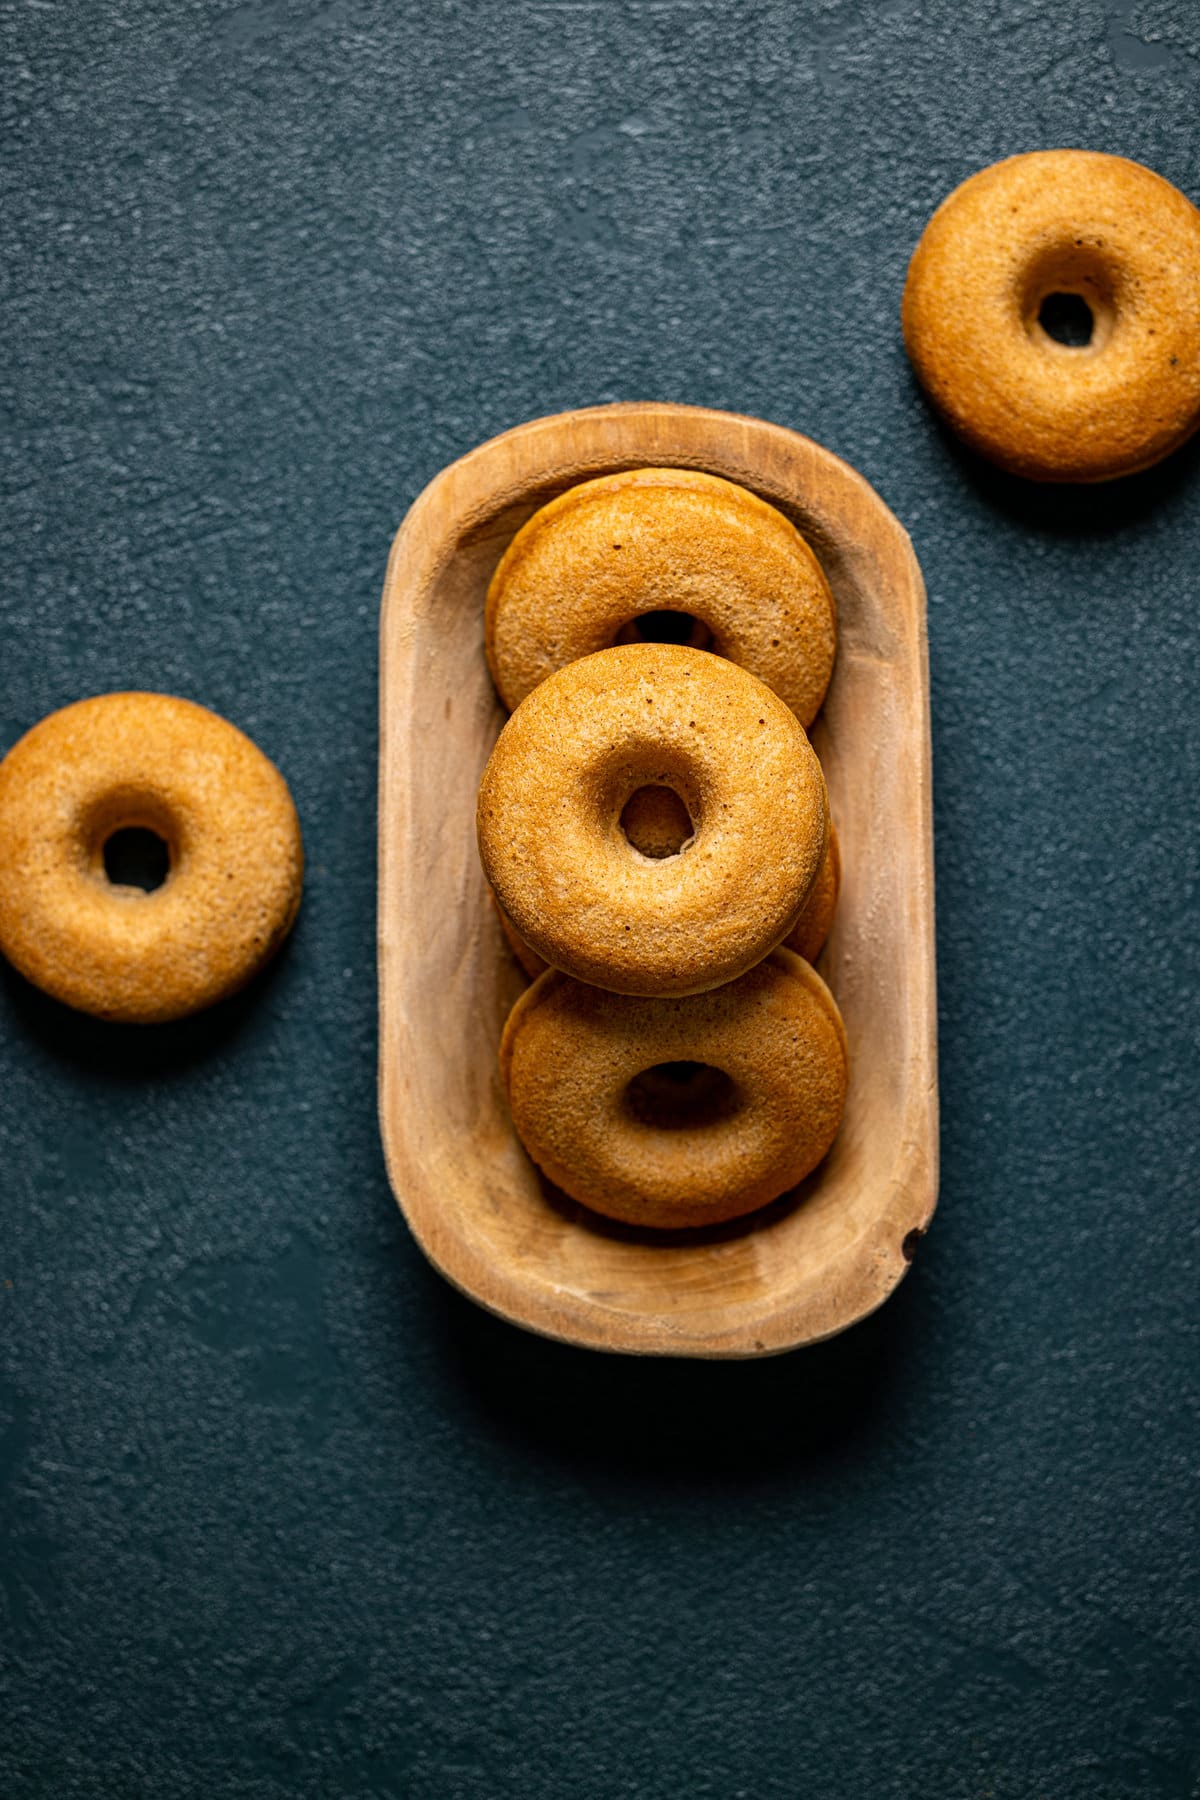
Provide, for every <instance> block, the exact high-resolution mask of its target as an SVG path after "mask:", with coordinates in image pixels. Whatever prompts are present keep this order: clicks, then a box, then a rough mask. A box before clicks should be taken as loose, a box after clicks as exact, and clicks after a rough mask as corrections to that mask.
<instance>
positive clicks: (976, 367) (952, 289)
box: [901, 150, 1200, 481]
mask: <svg viewBox="0 0 1200 1800" xmlns="http://www.w3.org/2000/svg"><path fill="white" fill-rule="evenodd" d="M1072 310H1073V311H1074V312H1075V313H1076V314H1077V315H1078V327H1079V328H1078V330H1077V331H1075V332H1074V333H1073V334H1072V332H1071V331H1069V330H1068V329H1065V328H1064V325H1063V323H1062V322H1061V321H1063V320H1064V319H1065V320H1066V321H1067V322H1068V324H1069V322H1070V316H1071V313H1072ZM1056 314H1057V315H1058V319H1059V321H1060V322H1058V323H1056V318H1055V315H1056ZM901 318H902V323H903V327H904V341H905V343H906V345H907V347H908V354H909V356H910V357H911V358H912V362H913V367H914V368H915V370H916V372H917V375H918V377H919V379H920V381H921V384H922V386H923V387H924V388H925V390H926V392H927V393H928V395H929V397H930V399H931V400H932V401H933V403H934V405H935V406H936V407H937V408H938V410H939V412H941V413H942V415H943V416H944V418H945V419H946V421H947V423H948V424H949V425H951V426H952V427H953V428H954V430H955V431H957V432H958V433H959V434H960V435H961V436H962V437H963V438H965V439H966V441H967V443H968V444H970V445H971V447H972V448H973V449H975V450H978V451H979V452H980V453H981V454H982V455H983V456H987V457H990V458H991V459H992V461H993V462H996V463H999V464H1000V466H1001V468H1004V469H1008V470H1010V471H1011V472H1012V473H1014V474H1017V475H1026V476H1029V477H1030V478H1032V479H1033V480H1036V481H1110V480H1112V479H1113V478H1114V477H1116V476H1118V475H1130V474H1132V473H1133V472H1134V471H1135V470H1137V469H1145V468H1148V467H1149V466H1150V464H1151V463H1156V462H1158V461H1159V459H1160V458H1161V457H1164V456H1167V455H1169V453H1170V452H1171V451H1172V450H1175V449H1177V448H1178V446H1179V445H1180V444H1182V443H1183V442H1184V440H1185V439H1186V438H1188V437H1190V436H1191V434H1192V432H1193V431H1195V429H1196V427H1197V425H1198V424H1200V213H1198V212H1197V210H1196V208H1195V207H1194V206H1193V205H1192V203H1191V201H1190V200H1187V199H1185V197H1184V196H1183V195H1182V194H1181V193H1180V192H1179V190H1178V188H1174V187H1172V186H1171V183H1170V182H1169V181H1164V180H1163V178H1162V176H1161V175H1155V174H1154V173H1153V171H1152V170H1150V169H1146V168H1143V167H1142V165H1141V164H1140V163H1135V162H1128V161H1127V160H1126V159H1125V158H1124V157H1123V156H1106V155H1102V154H1101V153H1099V152H1097V151H1092V150H1041V151H1035V152H1033V153H1032V154H1030V155H1026V156H1012V157H1009V158H1008V159H1007V161H1005V162H1000V163H995V164H994V165H993V166H992V167H991V168H989V169H983V170H982V171H981V172H980V173H979V174H978V175H972V176H971V177H970V179H969V180H967V181H964V182H963V184H962V186H961V187H958V188H956V189H955V190H954V192H953V193H952V194H951V195H950V196H949V198H948V199H946V200H943V202H942V204H941V205H940V206H939V207H938V209H937V211H936V212H935V213H934V215H933V217H932V219H930V221H929V223H928V225H927V226H926V227H925V230H924V233H923V234H922V237H921V241H920V243H919V244H918V245H917V248H916V252H915V254H914V256H913V259H912V263H911V265H910V267H909V271H908V280H907V282H906V284H905V288H904V301H903V306H902V311H901ZM1089 318H1090V323H1089ZM1072 336H1073V339H1074V341H1061V340H1063V339H1068V340H1070V339H1071V338H1072Z"/></svg>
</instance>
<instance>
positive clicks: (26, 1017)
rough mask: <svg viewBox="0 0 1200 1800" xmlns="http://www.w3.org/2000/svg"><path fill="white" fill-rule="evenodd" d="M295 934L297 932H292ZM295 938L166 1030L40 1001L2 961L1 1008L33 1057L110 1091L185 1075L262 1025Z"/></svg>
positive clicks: (39, 994) (32, 988)
mask: <svg viewBox="0 0 1200 1800" xmlns="http://www.w3.org/2000/svg"><path fill="white" fill-rule="evenodd" d="M296 929H299V926H297V927H296ZM294 937H295V930H293V931H292V932H291V933H290V934H289V936H288V938H287V939H286V940H285V941H284V943H283V944H282V945H281V947H280V949H279V950H278V951H277V952H276V954H275V955H274V956H273V957H272V958H271V961H270V962H269V963H268V964H267V965H266V966H265V968H263V969H261V970H259V972H258V974H257V975H255V976H254V977H253V978H252V979H251V981H250V982H249V983H248V984H247V985H246V986H245V987H244V988H240V989H239V990H238V991H237V993H235V994H231V995H230V996H229V998H228V999H226V1000H221V1001H218V1003H217V1004H216V1005H215V1006H210V1007H206V1008H205V1009H204V1011H203V1012H198V1013H193V1014H192V1015H191V1016H190V1017H189V1018H186V1019H173V1020H171V1021H170V1022H169V1023H167V1024H163V1025H126V1024H118V1023H116V1022H114V1021H111V1020H108V1019H98V1018H94V1017H93V1016H92V1015H91V1014H90V1013H84V1012H76V1011H75V1010H74V1008H72V1007H70V1006H65V1005H64V1004H63V1002H62V1001H61V1000H55V999H53V998H52V997H51V995H49V994H46V993H43V992H42V990H41V989H40V988H38V987H35V986H34V985H33V983H32V982H29V981H27V980H26V979H25V977H24V976H23V975H20V974H18V972H17V970H16V969H14V968H13V966H12V964H11V963H9V962H6V961H5V960H4V959H3V958H2V957H0V1003H2V1009H3V1014H4V1016H5V1017H6V1020H7V1030H8V1033H9V1035H10V1036H11V1037H12V1038H13V1039H14V1040H15V1041H16V1042H17V1043H18V1044H21V1043H22V1042H23V1044H24V1047H25V1048H27V1049H29V1050H31V1051H40V1052H41V1053H42V1055H43V1056H48V1057H50V1058H51V1059H53V1060H55V1061H59V1062H65V1063H68V1064H70V1065H72V1066H73V1067H74V1068H75V1069H77V1070H78V1071H80V1072H82V1073H84V1074H87V1075H90V1076H94V1077H95V1078H97V1079H99V1080H102V1081H107V1082H112V1083H115V1084H121V1083H135V1082H144V1081H147V1080H161V1079H162V1078H163V1077H164V1076H166V1077H171V1076H175V1075H181V1074H184V1073H186V1072H187V1071H188V1070H189V1069H191V1068H193V1067H195V1066H197V1065H198V1064H200V1063H203V1062H204V1061H206V1060H207V1059H208V1058H209V1057H211V1056H213V1055H216V1054H218V1053H219V1052H221V1051H223V1050H226V1049H228V1048H229V1047H230V1046H231V1045H232V1044H233V1043H235V1042H237V1041H238V1040H239V1039H240V1038H242V1037H245V1036H249V1035H250V1034H252V1033H253V1031H254V1030H255V1029H256V1028H257V1027H259V1026H260V1025H261V1024H262V1023H263V1022H264V1020H265V1008H266V1006H267V1004H268V1002H269V999H270V995H271V992H272V989H273V988H274V986H275V984H276V982H277V981H278V980H279V979H280V976H281V974H282V971H283V969H284V967H285V966H286V964H285V959H286V958H287V957H288V955H289V952H290V948H291V943H292V940H293V938H294Z"/></svg>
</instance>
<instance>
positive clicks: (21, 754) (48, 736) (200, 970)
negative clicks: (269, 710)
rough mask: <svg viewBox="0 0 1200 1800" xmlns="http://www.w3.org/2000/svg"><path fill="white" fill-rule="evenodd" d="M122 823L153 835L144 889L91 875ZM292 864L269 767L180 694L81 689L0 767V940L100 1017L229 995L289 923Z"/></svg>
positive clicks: (284, 795) (143, 1015)
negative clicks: (158, 849)
mask: <svg viewBox="0 0 1200 1800" xmlns="http://www.w3.org/2000/svg"><path fill="white" fill-rule="evenodd" d="M130 826H139V827H142V828H145V829H148V830H149V831H152V832H154V833H156V834H157V835H158V836H159V837H161V838H162V839H163V840H164V842H165V844H166V846H167V850H168V855H169V872H168V875H167V878H166V880H165V881H164V882H163V884H162V886H161V887H159V888H156V889H154V890H153V891H152V892H149V893H145V892H143V891H142V889H141V888H138V887H127V886H124V885H118V884H116V883H114V882H112V881H110V880H109V879H108V877H107V875H106V873H105V865H104V847H105V845H106V843H107V842H108V840H109V839H110V838H111V837H112V836H113V834H114V833H115V832H118V831H121V830H124V829H126V828H127V827H130ZM303 866H304V858H303V851H302V848H301V843H300V825H299V821H298V820H297V818H296V809H295V807H294V806H293V804H292V797H291V795H290V794H289V792H288V788H287V783H286V782H285V781H284V779H283V777H282V775H280V773H279V771H278V769H276V768H275V766H274V764H273V763H270V762H268V760H267V758H266V757H265V756H264V755H263V753H262V751H261V750H259V749H257V748H256V746H255V745H254V744H252V743H251V742H250V739H249V738H248V737H246V736H244V735H243V733H242V732H240V731H238V730H237V728H236V727H235V726H233V725H230V724H229V723H228V722H227V721H226V720H225V719H221V718H218V717H217V715H216V714H215V713H212V712H209V711H208V710H207V708H205V707H203V706H196V705H194V704H193V703H192V702H191V701H190V700H176V699H173V698H171V697H170V696H169V695H166V694H102V695H100V696H98V697H97V698H96V699H92V700H80V701H77V702H76V703H75V704H74V705H73V706H66V707H63V709H62V710H61V711H60V712H55V713H51V714H50V715H49V717H48V718H45V719H43V720H42V721H41V723H40V724H38V725H35V726H34V727H33V729H32V730H31V731H28V732H26V734H25V736H24V737H23V738H21V739H20V741H19V742H18V743H17V744H15V745H14V746H13V748H12V749H11V750H10V751H9V752H8V755H7V756H6V757H5V758H4V760H3V762H0V950H2V951H3V952H4V954H5V956H7V957H8V959H9V961H10V962H12V963H13V964H14V965H15V966H16V967H17V968H18V969H19V970H20V971H21V973H22V974H23V975H25V976H26V977H27V978H28V979H29V980H30V981H32V982H35V983H36V984H37V986H38V987H40V988H44V989H45V991H46V992H47V993H48V994H53V995H54V996H55V998H56V999H59V1000H63V1001H65V1002H66V1003H67V1005H68V1006H75V1007H78V1008H79V1009H80V1010H81V1011H83V1012H89V1013H95V1014H96V1015H97V1017H99V1018H102V1019H120V1020H125V1021H131V1022H138V1023H151V1022H154V1021H159V1020H163V1019H177V1018H180V1017H181V1016H182V1015H183V1014H185V1013H191V1012H197V1011H198V1010H199V1009H200V1008H201V1007H204V1006H211V1005H212V1004H213V1002H214V1001H217V1000H221V999H224V998H225V996H226V995H227V994H232V993H233V992H234V991H235V990H236V989H237V988H240V987H241V986H242V985H243V984H244V983H245V982H247V981H249V979H250V977H251V976H252V975H253V974H254V973H255V971H256V970H257V969H259V968H261V966H262V965H263V964H264V963H265V962H266V961H267V960H268V958H269V957H271V956H272V955H273V954H274V952H275V951H276V950H277V949H278V948H279V945H280V944H281V943H282V941H283V939H284V938H285V937H286V936H287V933H288V931H289V930H290V929H291V925H292V921H293V920H294V918H295V916H296V909H297V907H298V906H299V904H300V886H301V880H302V875H303Z"/></svg>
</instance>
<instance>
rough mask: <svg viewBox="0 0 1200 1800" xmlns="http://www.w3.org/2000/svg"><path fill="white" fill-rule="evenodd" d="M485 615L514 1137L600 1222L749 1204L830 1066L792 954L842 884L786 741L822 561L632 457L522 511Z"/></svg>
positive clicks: (693, 483) (489, 846) (813, 701)
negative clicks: (500, 724)
mask: <svg viewBox="0 0 1200 1800" xmlns="http://www.w3.org/2000/svg"><path fill="white" fill-rule="evenodd" d="M485 630H486V645H487V656H488V662H489V665H490V667H491V671H492V675H493V678H494V680H495V683H496V687H497V689H498V691H499V693H500V696H501V698H502V699H503V701H504V702H505V704H506V705H508V706H509V707H511V708H513V709H514V710H513V712H512V717H511V718H510V719H509V720H508V722H507V724H506V725H505V727H504V730H503V731H502V732H501V734H500V737H499V739H498V741H497V743H496V746H495V749H494V751H493V753H492V756H491V759H490V760H489V762H488V765H487V768H486V769H485V771H484V775H483V780H482V783H481V785H480V790H479V807H478V833H479V849H480V856H481V858H482V862H483V866H484V871H485V873H486V875H487V878H488V880H489V882H490V883H491V886H492V891H493V894H494V896H495V898H496V902H497V905H498V907H499V909H500V915H501V920H502V923H503V924H504V928H505V931H506V934H507V936H508V938H509V942H510V944H511V946H512V948H513V950H514V952H515V953H516V955H517V957H518V960H519V961H520V962H521V964H522V966H523V967H524V969H525V971H526V973H527V974H529V975H530V977H531V978H532V986H531V987H530V988H529V989H528V991H527V992H526V993H524V994H523V995H522V996H521V998H520V999H519V1000H518V1002H517V1004H516V1006H515V1007H514V1008H513V1010H512V1013H511V1015H510V1017H509V1019H508V1023H507V1025H506V1027H505V1031H504V1036H503V1041H502V1044H501V1050H500V1065H501V1072H502V1076H503V1080H504V1085H505V1090H506V1093H507V1096H508V1102H509V1107H510V1110H511V1113H512V1118H513V1123H514V1125H515V1126H516V1129H517V1132H518V1134H519V1135H520V1137H521V1140H522V1142H523V1143H524V1145H525V1147H526V1149H527V1150H528V1152H529V1154H530V1156H531V1157H532V1158H533V1160H534V1161H535V1162H536V1163H537V1164H538V1165H539V1167H540V1168H541V1169H542V1170H543V1171H544V1172H545V1174H546V1175H547V1176H549V1177H550V1179H551V1180H552V1181H554V1182H555V1183H557V1185H558V1186H559V1187H560V1188H562V1189H563V1190H564V1191H565V1192H566V1193H568V1194H570V1195H571V1196H572V1197H573V1198H574V1199H576V1200H579V1201H581V1202H582V1203H583V1204H584V1205H586V1206H589V1207H591V1208H592V1209H593V1210H595V1211H597V1212H601V1213H605V1214H607V1215H608V1216H610V1217H612V1218H617V1219H622V1220H626V1221H629V1222H631V1223H635V1224H639V1225H649V1226H657V1227H681V1226H696V1225H705V1224H712V1223H716V1222H718V1221H721V1220H725V1219H732V1218H736V1217H738V1216H740V1215H742V1214H744V1213H747V1212H750V1211H752V1210H754V1209H755V1208H757V1207H760V1206H763V1205H765V1204H766V1203H767V1202H768V1201H771V1200H773V1199H775V1198H776V1197H777V1196H779V1195H780V1194H782V1193H784V1192H786V1191H787V1190H788V1189H790V1188H792V1187H794V1186H795V1185H796V1183H797V1182H799V1181H800V1180H802V1179H803V1177H804V1176H805V1175H807V1174H808V1173H809V1171H810V1170H811V1169H813V1168H814V1167H815V1166H816V1164H817V1163H818V1162H819V1161H820V1160H821V1158H822V1157H823V1156H824V1155H825V1154H826V1152H827V1151H828V1149H829V1147H830V1145H831V1144H832V1142H833V1139H834V1137H835V1135H836V1133H837V1130H838V1126H839V1124H840V1122H841V1116H842V1109H843V1105H844V1100H845V1092H846V1081H847V1072H848V1063H847V1051H846V1037H845V1030H844V1028H843V1025H842V1020H841V1015H840V1013H839V1012H838V1008H837V1005H836V1003H835V1001H834V999H833V996H832V995H831V994H830V992H829V989H828V988H827V987H826V986H825V983H824V982H823V981H822V980H821V978H820V976H819V975H818V974H817V973H816V971H815V970H814V969H813V967H812V966H811V964H812V959H813V958H815V957H816V956H817V954H818V953H819V951H820V948H821V945H822V944H823V942H824V940H825V936H826V933H827V932H828V930H829V926H830V923H831V921H832V917H833V912H834V907H835V905H836V901H837V890H838V882H839V867H838V850H837V840H836V837H835V835H834V831H833V825H832V821H831V819H830V816H829V802H828V795H827V792H826V787H825V780H824V776H823V774H822V771H821V766H820V763H819V762H818V760H817V757H816V754H815V752H814V751H813V749H812V747H811V745H810V743H809V741H808V737H807V734H806V727H807V726H809V725H811V723H812V721H813V719H814V717H815V716H816V713H817V711H818V710H819V708H820V705H821V702H822V700H823V698H824V695H825V690H826V688H827V686H828V683H829V678H830V675H831V673H832V669H833V660H834V653H835V649H836V635H837V634H836V617H835V609H834V603H833V596H832V594H831V593H830V590H829V586H828V583H827V582H826V580H825V577H824V575H823V573H822V571H821V568H820V565H819V563H818V562H817V560H816V557H815V556H814V555H813V553H812V551H811V550H810V548H809V547H808V545H807V544H806V543H805V541H804V539H803V538H802V537H801V536H800V534H799V532H798V531H797V530H796V529H795V527H794V526H793V525H792V524H791V523H790V522H789V521H788V520H787V519H785V518H784V517H783V515H782V514H781V513H779V512H777V511H776V510H775V509H774V508H773V507H771V506H769V505H767V504H766V502H764V501H762V500H760V499H758V498H757V497H756V496H755V495H753V494H751V493H748V492H747V491H746V490H744V489H742V488H739V487H735V486H734V485H733V484H732V483H730V482H727V481H722V480H720V479H718V478H717V477H715V476H711V475H703V474H699V473H696V472H692V471H688V470H681V469H637V470H632V471H629V472H627V473H622V474H619V475H611V476H604V477H602V478H600V479H599V480H595V481H589V482H584V483H583V484H582V485H580V486H578V487H575V488H572V489H570V490H569V491H568V492H567V493H565V494H563V495H561V496H560V497H559V498H558V499H556V500H554V501H552V502H551V503H550V504H549V505H548V506H545V507H543V508H542V510H541V511H540V512H538V513H536V514H535V515H534V516H533V518H531V519H530V520H529V521H528V523H527V524H526V525H525V526H524V527H523V528H522V529H521V530H520V531H519V532H518V533H517V535H516V537H515V538H514V539H513V541H512V543H511V544H510V546H509V548H508V550H507V552H506V553H505V555H504V557H503V558H502V560H501V562H500V565H499V567H498V568H497V570H496V574H495V576H494V578H493V580H492V583H491V586H490V588H489V590H488V598H487V613H486V625H485Z"/></svg>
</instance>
